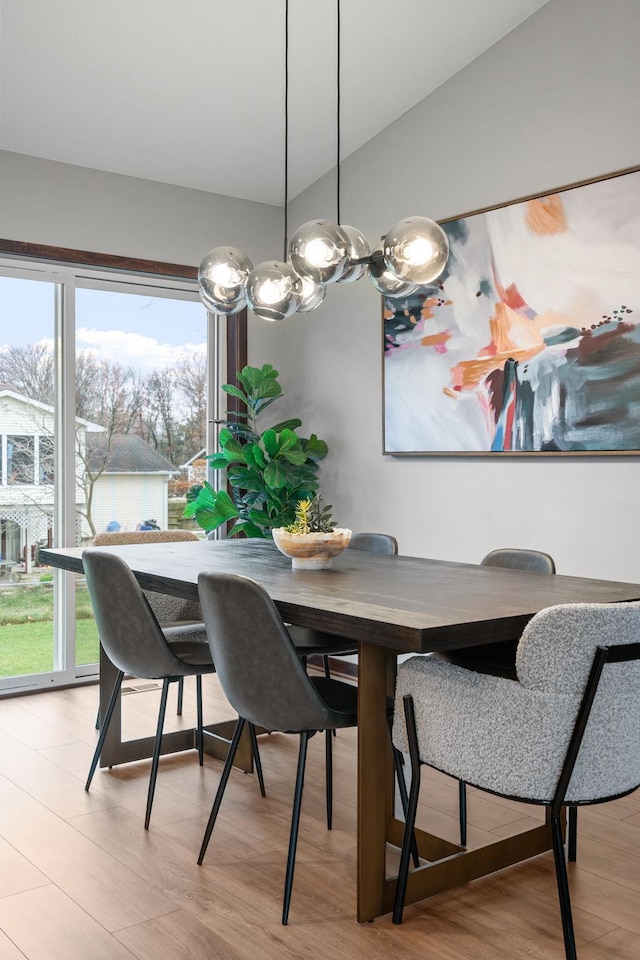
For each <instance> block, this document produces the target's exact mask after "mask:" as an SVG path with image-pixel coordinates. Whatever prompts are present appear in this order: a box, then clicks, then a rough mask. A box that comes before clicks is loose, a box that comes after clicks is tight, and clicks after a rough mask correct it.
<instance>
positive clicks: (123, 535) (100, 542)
mask: <svg viewBox="0 0 640 960" xmlns="http://www.w3.org/2000/svg"><path fill="white" fill-rule="evenodd" d="M198 539H199V538H198V537H197V536H196V534H195V533H194V532H193V531H192V530H131V531H125V530H117V531H108V532H106V533H97V534H96V535H95V537H94V538H93V545H94V547H111V546H113V547H117V546H121V545H122V544H127V543H184V542H186V541H188V540H198ZM144 594H145V597H146V598H147V600H148V601H149V606H150V607H151V609H152V610H153V612H154V614H155V616H156V619H157V621H158V623H159V624H160V626H161V627H164V626H174V625H175V624H176V623H179V624H181V625H182V626H183V627H184V636H185V638H188V639H190V640H192V641H193V642H194V643H195V642H199V643H206V642H207V637H206V634H205V631H204V624H203V623H202V614H201V612H200V604H199V603H196V602H195V601H194V600H182V599H181V598H180V597H170V596H169V595H168V594H166V593H156V592H155V591H154V590H145V591H144ZM183 697H184V680H183V679H180V680H179V682H178V709H177V713H178V716H181V715H182V704H183ZM99 727H100V713H99V711H98V718H97V720H96V730H98V729H99Z"/></svg>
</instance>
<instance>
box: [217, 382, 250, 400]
mask: <svg viewBox="0 0 640 960" xmlns="http://www.w3.org/2000/svg"><path fill="white" fill-rule="evenodd" d="M222 389H223V390H224V392H225V393H228V394H230V396H232V397H237V398H238V400H242V402H243V403H248V402H249V401H248V399H247V395H246V394H245V393H243V392H242V390H239V389H238V387H234V385H233V384H232V383H223V384H222Z"/></svg>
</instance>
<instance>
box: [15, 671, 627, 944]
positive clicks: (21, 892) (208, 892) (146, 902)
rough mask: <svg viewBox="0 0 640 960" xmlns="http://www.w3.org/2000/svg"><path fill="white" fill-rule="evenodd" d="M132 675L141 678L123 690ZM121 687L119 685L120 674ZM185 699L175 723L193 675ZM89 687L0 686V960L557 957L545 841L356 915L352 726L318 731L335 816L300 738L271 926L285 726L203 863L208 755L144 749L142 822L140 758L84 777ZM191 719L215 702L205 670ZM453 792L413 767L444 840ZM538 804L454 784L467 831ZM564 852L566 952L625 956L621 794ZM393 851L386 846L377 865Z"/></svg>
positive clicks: (245, 779) (145, 730)
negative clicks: (519, 858)
mask: <svg viewBox="0 0 640 960" xmlns="http://www.w3.org/2000/svg"><path fill="white" fill-rule="evenodd" d="M140 685H141V686H144V684H140ZM128 686H129V687H131V688H132V689H133V688H135V682H134V683H132V684H129V685H128ZM187 688H188V689H187V690H186V692H185V711H184V715H183V717H182V719H179V718H176V717H175V693H172V695H171V697H170V703H169V709H168V714H169V718H168V719H169V721H170V724H169V728H171V726H173V727H174V728H175V727H176V726H178V725H180V724H181V723H184V724H186V725H189V726H191V725H192V724H193V722H194V712H195V704H194V693H193V681H187ZM97 697H98V689H97V687H96V686H88V687H81V688H77V689H74V690H61V691H53V692H47V693H40V694H35V695H31V696H27V697H19V698H14V699H5V700H0V960H23V958H25V957H26V958H28V960H133V958H137V960H205V958H206V960H292V958H296V960H298V958H300V960H316V958H318V960H320V958H327V957H328V958H330V960H355V958H358V960H359V958H365V960H387V958H393V960H404V958H406V960H414V958H415V960H418V958H419V960H514V958H523V957H526V958H527V960H562V958H563V957H564V950H563V947H562V934H561V927H560V918H559V911H558V906H557V896H556V888H555V875H554V870H553V862H552V857H551V854H545V855H544V856H541V857H538V858H536V859H534V860H531V861H529V862H527V863H526V864H523V865H521V866H516V867H511V868H509V869H508V870H504V871H502V872H500V873H498V874H495V875H494V876H493V877H491V878H485V879H484V880H479V881H476V882H474V883H472V884H469V885H467V886H466V887H462V888H460V889H458V890H455V891H452V892H449V893H447V894H442V895H440V896H438V897H435V898H433V899H432V900H430V901H425V902H423V903H422V904H420V905H416V906H412V907H409V908H407V910H406V911H405V922H404V923H403V924H402V926H400V927H394V926H393V925H392V923H391V918H390V917H384V918H382V919H380V920H377V921H376V922H375V923H372V924H366V925H363V926H359V925H358V924H357V923H356V922H355V920H354V915H355V826H356V794H355V748H356V738H355V732H354V731H340V732H339V734H338V736H337V737H336V738H335V740H334V743H335V800H334V829H333V831H332V832H328V831H327V830H326V827H325V823H324V749H323V740H322V738H321V737H317V738H314V739H313V740H312V741H311V744H310V751H309V763H308V775H307V781H306V784H305V796H304V801H303V813H302V821H301V829H300V842H299V847H298V858H297V867H296V877H295V883H294V890H293V899H292V905H291V914H290V922H289V926H287V927H283V926H282V925H281V923H280V912H281V902H282V884H283V874H284V865H285V858H286V847H287V840H288V832H289V823H290V810H291V797H292V786H293V778H294V776H295V764H296V756H297V738H294V737H287V736H284V735H276V734H274V735H272V736H263V737H261V738H260V748H261V754H262V758H263V764H264V769H265V778H266V783H267V798H266V799H262V798H261V797H260V795H259V792H258V788H257V784H256V781H255V777H253V776H248V775H245V774H242V773H240V772H236V771H234V772H233V773H232V775H231V778H230V782H229V786H228V790H227V794H226V796H225V799H224V803H223V805H222V809H221V813H220V817H219V819H218V824H217V826H216V830H215V831H214V835H213V837H212V840H211V844H210V846H209V850H208V853H207V857H206V860H205V863H204V865H203V866H202V867H198V866H197V865H196V858H197V854H198V850H199V846H200V842H201V839H202V834H203V831H204V826H205V823H206V820H207V817H208V813H209V809H210V805H211V800H212V796H213V793H214V790H215V788H216V785H217V783H218V778H219V776H220V773H221V764H220V763H219V762H218V761H215V760H212V759H210V758H207V760H206V761H205V766H204V768H199V767H198V763H197V758H196V755H195V753H192V752H190V753H186V754H182V755H180V756H173V757H167V758H164V759H163V760H162V761H161V767H160V773H159V778H158V788H157V793H156V799H155V805H154V810H153V817H152V821H151V829H150V830H149V832H148V833H145V831H144V830H143V816H144V804H145V796H146V790H147V783H148V773H149V763H148V762H141V763H136V764H129V765H127V766H125V767H119V768H114V769H113V770H112V771H104V770H103V771H99V772H98V773H97V774H96V777H95V779H94V783H93V786H92V789H91V791H90V793H88V794H87V793H85V791H84V789H83V784H84V779H85V776H86V772H87V768H88V765H89V761H90V758H91V753H92V750H93V747H94V744H95V738H96V732H95V730H94V720H95V714H96V706H97ZM205 697H206V699H205V718H206V720H208V721H213V720H217V719H225V718H227V717H231V716H232V712H231V710H230V708H229V706H228V704H227V703H226V701H225V699H224V697H223V696H222V694H221V692H220V690H219V687H218V684H217V680H216V678H215V677H213V678H205ZM157 704H158V693H157V691H154V690H152V691H146V692H134V693H130V694H128V695H127V696H125V697H124V711H125V720H124V726H125V732H126V733H128V734H129V735H144V734H152V733H153V732H154V727H155V720H156V716H157ZM456 803H457V788H456V784H455V783H454V782H452V781H449V780H447V778H445V777H443V776H439V775H434V774H428V773H426V772H425V779H424V782H423V791H422V809H421V811H420V814H419V825H422V826H425V827H428V828H429V829H430V830H431V831H432V832H434V833H440V834H441V835H442V836H444V837H447V838H449V839H451V840H455V839H456V837H457V817H456ZM531 816H533V817H534V818H536V819H538V818H540V817H541V816H542V814H541V813H540V812H539V811H538V810H537V809H536V808H533V807H526V806H523V805H519V804H515V803H512V802H509V801H506V800H501V799H498V798H495V797H489V796H488V795H486V794H479V793H477V792H476V791H470V796H469V822H470V836H469V841H470V844H472V845H478V844H482V843H484V842H487V841H488V840H490V839H491V838H493V837H495V836H506V835H509V834H512V833H515V832H518V831H519V830H520V829H522V828H524V827H526V826H529V825H530V821H529V819H528V818H529V817H531ZM579 821H580V822H579V847H578V863H577V864H575V865H570V884H571V893H572V898H573V906H574V915H575V924H576V935H577V940H578V952H579V957H580V960H605V958H606V960H638V957H640V794H639V793H636V794H633V795H632V796H630V797H627V798H624V799H622V800H619V801H616V802H614V803H610V804H606V805H603V806H600V807H592V808H591V809H589V810H583V811H580V817H579ZM395 857H396V854H395V852H394V851H390V852H389V857H388V861H389V870H390V871H392V870H393V867H394V863H395V862H396V861H395Z"/></svg>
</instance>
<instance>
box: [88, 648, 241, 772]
mask: <svg viewBox="0 0 640 960" xmlns="http://www.w3.org/2000/svg"><path fill="white" fill-rule="evenodd" d="M117 674H118V671H117V670H116V668H115V667H114V665H113V664H112V662H111V660H109V657H108V656H107V655H106V653H105V652H104V650H103V649H102V644H101V645H100V716H101V717H103V716H104V715H105V713H106V710H107V704H108V703H109V697H110V696H111V691H112V690H113V685H114V683H115V680H116V676H117ZM125 683H126V681H125ZM235 728H236V721H235V720H226V721H223V722H221V723H211V724H208V725H207V726H205V728H204V732H205V737H204V743H203V747H204V752H205V753H207V754H208V755H209V756H213V757H216V758H217V759H219V760H225V759H226V757H227V753H228V751H229V745H230V743H231V738H232V737H233V732H234V730H235ZM245 734H246V735H245ZM153 743H154V737H138V738H137V739H135V740H123V739H122V708H121V703H120V698H118V702H117V703H116V706H115V709H114V711H113V716H112V717H111V723H110V724H109V730H108V731H107V736H106V739H105V741H104V746H103V748H102V753H101V755H100V766H101V767H115V766H117V764H119V763H131V762H132V761H133V760H145V759H147V758H148V757H151V756H152V753H153ZM195 747H196V731H195V729H193V728H191V727H189V728H187V729H184V730H176V731H174V732H172V733H165V734H164V736H163V738H162V751H161V752H162V754H167V753H177V752H178V751H180V750H193V749H194V748H195ZM234 766H236V767H238V768H239V769H240V770H244V771H245V772H246V773H252V772H253V755H252V753H251V742H250V739H249V732H248V730H246V731H245V733H244V734H243V737H242V740H241V742H240V746H239V747H238V752H237V753H236V757H235V761H234Z"/></svg>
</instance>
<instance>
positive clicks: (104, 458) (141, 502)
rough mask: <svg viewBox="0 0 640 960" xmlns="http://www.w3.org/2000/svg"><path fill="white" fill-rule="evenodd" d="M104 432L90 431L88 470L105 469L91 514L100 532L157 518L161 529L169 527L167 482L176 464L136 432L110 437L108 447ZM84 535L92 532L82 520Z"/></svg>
mask: <svg viewBox="0 0 640 960" xmlns="http://www.w3.org/2000/svg"><path fill="white" fill-rule="evenodd" d="M106 445H107V440H106V437H105V436H104V435H102V436H95V435H92V434H88V435H87V448H88V450H89V451H90V456H89V461H88V462H89V470H90V471H91V472H92V473H93V472H94V471H95V472H97V471H99V470H102V472H101V473H100V476H99V479H98V480H97V481H96V483H95V486H94V491H93V502H92V505H91V517H92V520H93V523H94V526H95V529H96V533H100V532H102V531H104V530H106V529H107V527H108V526H109V524H113V523H114V521H115V523H117V524H118V525H119V527H120V529H121V530H135V529H136V527H137V525H138V524H139V523H142V522H143V521H144V520H150V519H152V520H155V522H156V523H157V525H158V526H159V527H160V529H162V530H165V529H167V527H168V482H169V477H170V476H171V474H172V473H176V472H177V468H176V467H174V466H173V464H172V463H170V461H169V460H167V458H166V457H163V456H162V454H160V453H158V452H157V450H154V449H153V447H150V446H149V444H148V443H146V442H145V441H144V440H143V439H142V437H139V436H138V435H137V434H134V433H127V434H118V435H116V436H112V437H111V441H110V443H109V449H108V451H107V446H106ZM82 533H83V537H89V536H91V531H90V530H89V527H88V524H87V523H86V522H85V521H83V528H82Z"/></svg>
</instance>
